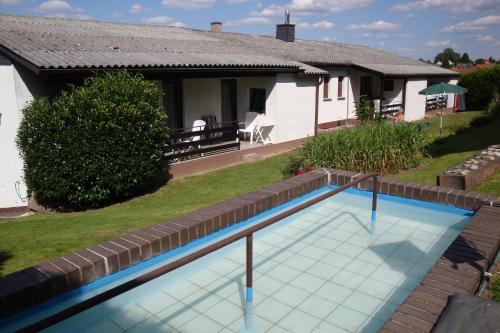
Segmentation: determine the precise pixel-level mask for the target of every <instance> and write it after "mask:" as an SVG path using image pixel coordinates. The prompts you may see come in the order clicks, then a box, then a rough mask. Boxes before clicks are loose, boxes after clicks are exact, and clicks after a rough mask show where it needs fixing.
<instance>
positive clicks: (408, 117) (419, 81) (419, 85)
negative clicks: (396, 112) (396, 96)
mask: <svg viewBox="0 0 500 333" xmlns="http://www.w3.org/2000/svg"><path fill="white" fill-rule="evenodd" d="M426 87H427V79H425V78H414V79H408V80H407V82H406V96H405V99H406V101H405V106H404V107H405V112H404V120H405V121H413V120H419V119H423V118H424V116H425V95H419V93H418V92H419V91H420V90H422V89H425V88H426Z"/></svg>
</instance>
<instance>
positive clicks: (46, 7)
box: [37, 0, 82, 12]
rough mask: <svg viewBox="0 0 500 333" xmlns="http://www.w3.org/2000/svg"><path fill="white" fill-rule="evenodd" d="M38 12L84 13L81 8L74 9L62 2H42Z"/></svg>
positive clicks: (52, 0)
mask: <svg viewBox="0 0 500 333" xmlns="http://www.w3.org/2000/svg"><path fill="white" fill-rule="evenodd" d="M37 11H40V12H74V11H79V12H80V11H82V9H81V8H74V7H71V5H70V4H69V3H68V2H66V1H62V0H49V1H45V2H42V3H41V4H40V5H39V6H38V7H37Z"/></svg>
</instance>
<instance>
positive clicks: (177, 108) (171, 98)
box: [163, 80, 184, 129]
mask: <svg viewBox="0 0 500 333" xmlns="http://www.w3.org/2000/svg"><path fill="white" fill-rule="evenodd" d="M163 93H164V96H163V105H164V107H165V110H166V111H167V115H168V119H167V126H168V128H169V129H180V128H183V127H184V121H183V115H182V90H181V82H180V80H164V81H163Z"/></svg>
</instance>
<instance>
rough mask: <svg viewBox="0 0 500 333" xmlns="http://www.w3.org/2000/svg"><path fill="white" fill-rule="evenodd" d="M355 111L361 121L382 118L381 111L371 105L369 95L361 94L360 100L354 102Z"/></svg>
mask: <svg viewBox="0 0 500 333" xmlns="http://www.w3.org/2000/svg"><path fill="white" fill-rule="evenodd" d="M354 108H355V109H354V113H355V114H356V117H357V118H358V120H360V121H373V120H380V113H377V112H376V111H375V108H374V107H373V106H371V105H370V100H369V99H368V96H364V95H363V96H360V97H359V101H357V102H355V103H354Z"/></svg>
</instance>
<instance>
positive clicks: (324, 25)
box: [297, 21, 335, 30]
mask: <svg viewBox="0 0 500 333" xmlns="http://www.w3.org/2000/svg"><path fill="white" fill-rule="evenodd" d="M297 26H298V27H300V28H304V29H323V30H328V29H333V28H334V27H335V24H333V23H332V22H328V21H321V22H316V23H307V22H303V23H299V24H297Z"/></svg>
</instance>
